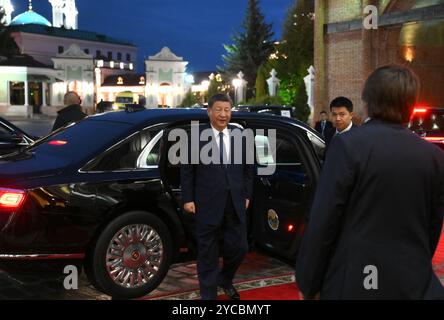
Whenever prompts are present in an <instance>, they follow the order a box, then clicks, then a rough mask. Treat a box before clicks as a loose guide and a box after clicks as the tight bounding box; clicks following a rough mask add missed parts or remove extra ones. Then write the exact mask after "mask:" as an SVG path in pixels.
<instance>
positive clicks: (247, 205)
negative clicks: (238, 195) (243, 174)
mask: <svg viewBox="0 0 444 320" xmlns="http://www.w3.org/2000/svg"><path fill="white" fill-rule="evenodd" d="M249 207H250V199H246V200H245V209H248V208H249Z"/></svg>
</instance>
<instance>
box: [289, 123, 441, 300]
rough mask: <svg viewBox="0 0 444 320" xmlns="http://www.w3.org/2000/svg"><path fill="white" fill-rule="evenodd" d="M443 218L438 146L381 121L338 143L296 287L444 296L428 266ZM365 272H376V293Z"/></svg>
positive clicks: (329, 294)
mask: <svg viewBox="0 0 444 320" xmlns="http://www.w3.org/2000/svg"><path fill="white" fill-rule="evenodd" d="M443 214H444V153H443V152H442V151H441V150H440V149H439V148H437V147H436V146H434V145H432V144H430V143H428V142H426V141H424V140H422V139H421V138H420V137H418V136H417V135H415V134H413V133H412V132H410V131H409V130H407V129H405V128H403V127H402V126H401V125H395V124H389V123H385V122H382V121H377V120H373V121H370V122H369V123H367V124H365V125H363V126H362V127H359V128H357V129H355V130H353V131H350V132H347V133H345V134H343V135H340V136H338V137H336V138H335V139H334V140H333V141H332V144H331V148H330V153H329V155H328V157H327V160H326V162H325V165H324V168H323V172H322V174H321V178H320V182H319V185H318V189H317V192H316V196H315V200H314V203H313V206H312V210H311V214H310V220H309V223H308V227H307V229H306V233H305V235H304V239H303V242H302V245H301V248H300V254H299V257H298V262H297V265H296V278H297V282H298V285H299V288H300V289H301V291H302V292H303V293H304V294H305V295H308V296H311V295H314V294H316V293H318V292H321V298H322V299H423V298H439V297H441V298H444V289H443V287H442V286H441V284H440V283H439V280H438V279H437V277H436V275H435V274H434V272H433V269H432V262H431V260H432V257H433V255H434V252H435V249H436V246H437V243H438V240H439V238H440V234H441V228H442V225H443ZM367 266H375V267H376V268H377V269H376V270H377V287H378V289H377V290H367V289H366V288H365V286H364V283H365V281H366V277H367V276H369V275H370V273H371V274H372V275H373V276H374V275H375V273H374V272H373V271H374V270H373V271H371V272H370V271H369V270H367V272H368V274H365V273H364V272H365V271H366V270H365V268H366V267H367ZM370 268H372V267H370ZM367 280H368V279H367ZM373 284H374V282H373Z"/></svg>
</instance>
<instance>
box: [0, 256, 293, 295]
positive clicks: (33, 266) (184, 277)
mask: <svg viewBox="0 0 444 320" xmlns="http://www.w3.org/2000/svg"><path fill="white" fill-rule="evenodd" d="M68 263H69V262H65V263H63V264H58V265H54V264H53V265H49V264H48V263H42V262H39V263H29V262H28V263H24V262H22V263H21V264H20V265H17V263H15V264H14V265H5V264H4V263H0V299H5V300H16V299H20V300H22V299H23V300H28V299H33V300H47V299H48V300H49V299H51V300H52V299H54V300H109V299H111V298H110V297H109V296H107V295H104V294H102V293H101V292H99V291H97V290H95V289H94V287H93V286H92V285H91V284H90V283H89V281H88V280H87V278H86V276H85V274H84V273H82V274H81V275H80V279H79V288H78V290H65V289H64V286H63V282H64V279H65V275H64V274H63V268H64V267H65V266H66V264H68ZM289 274H293V268H292V267H291V265H288V264H286V263H283V262H281V261H278V260H276V259H273V258H270V257H268V256H266V255H263V254H256V253H252V254H249V255H248V257H247V258H246V260H245V262H244V264H243V265H242V267H241V268H240V270H239V272H238V274H237V277H236V282H242V281H245V280H252V279H259V278H261V279H262V278H267V277H274V276H281V275H289ZM197 288H198V280H197V275H196V264H195V262H194V261H192V262H184V263H178V264H174V265H173V266H172V267H171V268H170V271H169V273H168V275H167V277H166V278H165V279H164V281H163V283H162V284H161V285H160V286H159V287H158V289H157V290H155V291H153V292H152V293H151V294H150V295H148V296H147V297H145V298H146V299H149V298H151V297H158V296H164V295H166V294H172V293H176V292H183V291H189V290H195V289H197Z"/></svg>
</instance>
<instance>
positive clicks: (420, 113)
mask: <svg viewBox="0 0 444 320" xmlns="http://www.w3.org/2000/svg"><path fill="white" fill-rule="evenodd" d="M409 128H410V130H412V131H413V132H415V133H416V134H418V135H420V136H421V137H423V138H424V139H425V140H427V141H429V142H431V143H433V144H435V145H437V146H439V147H440V148H441V149H443V150H444V109H443V108H427V107H423V108H419V107H418V108H415V110H414V112H413V116H412V120H411V121H410V124H409Z"/></svg>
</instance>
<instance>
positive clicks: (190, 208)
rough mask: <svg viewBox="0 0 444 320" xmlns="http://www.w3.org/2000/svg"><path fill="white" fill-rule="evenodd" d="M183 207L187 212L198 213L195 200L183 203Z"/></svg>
mask: <svg viewBox="0 0 444 320" xmlns="http://www.w3.org/2000/svg"><path fill="white" fill-rule="evenodd" d="M183 209H184V210H185V212H187V213H192V214H196V206H195V204H194V202H188V203H185V204H184V205H183Z"/></svg>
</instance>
